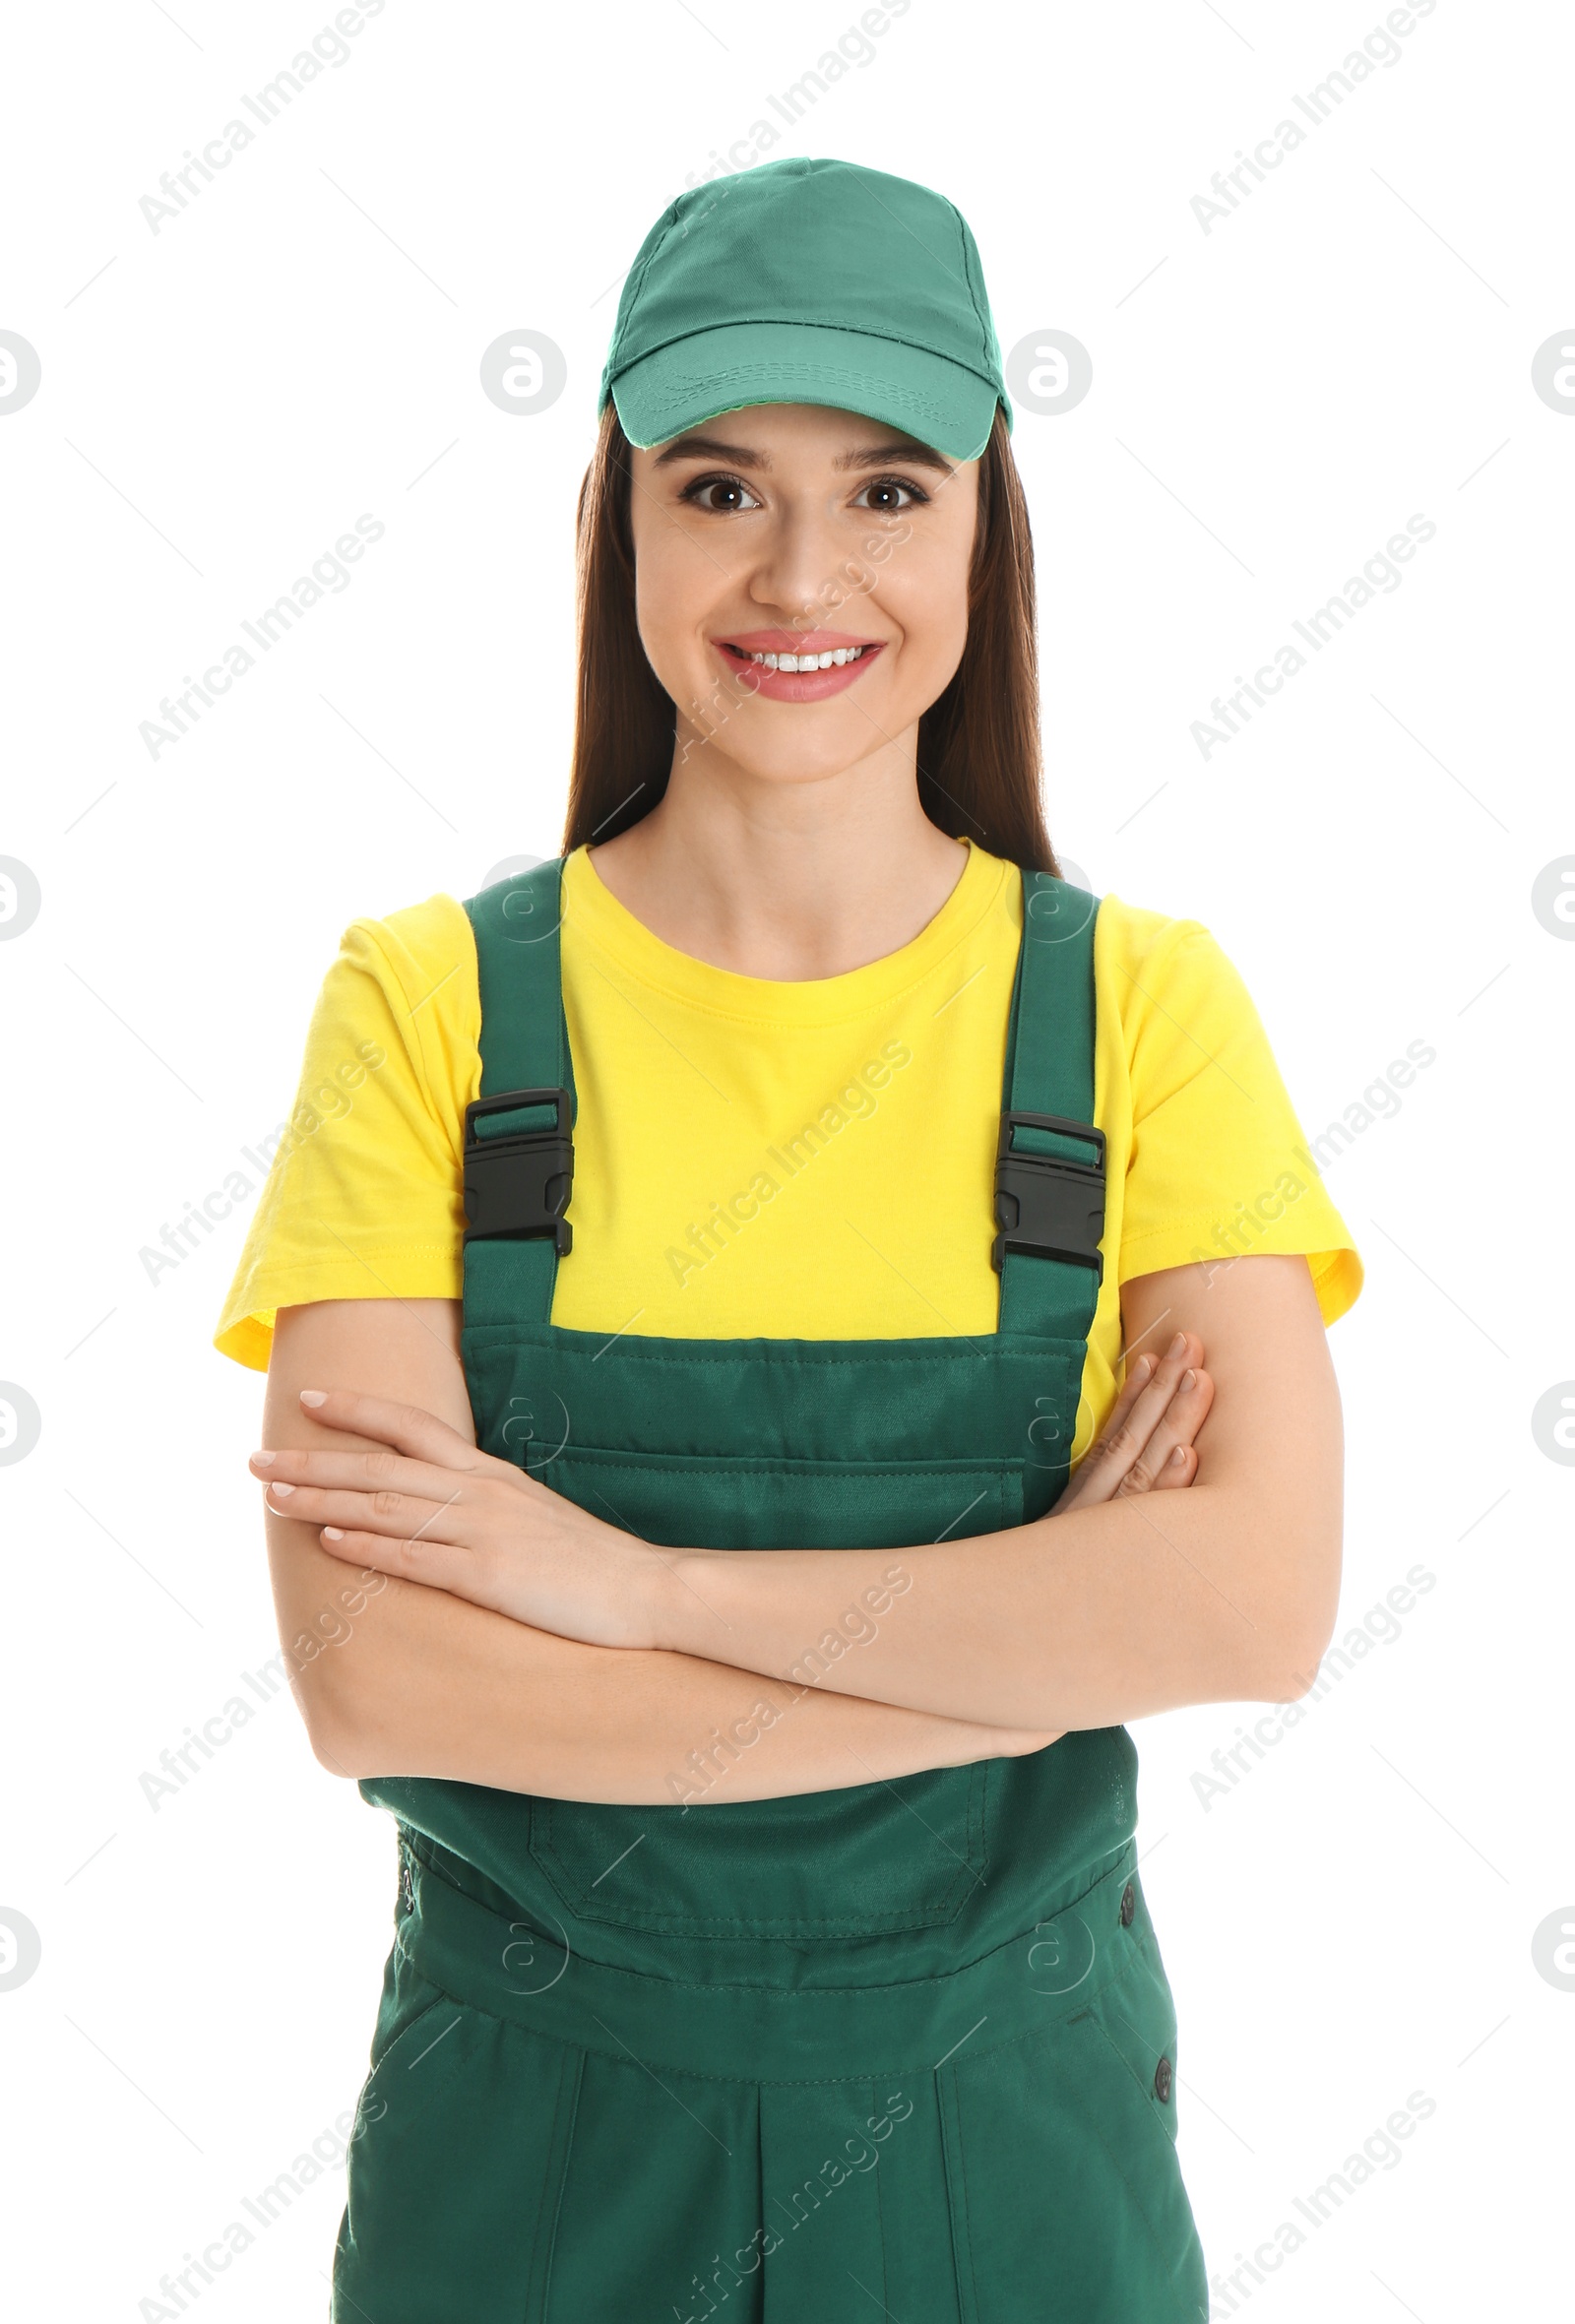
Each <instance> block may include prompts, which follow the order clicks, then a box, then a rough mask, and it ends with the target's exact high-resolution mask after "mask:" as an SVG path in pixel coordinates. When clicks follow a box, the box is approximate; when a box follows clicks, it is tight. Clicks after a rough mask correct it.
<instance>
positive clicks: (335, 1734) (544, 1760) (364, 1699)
mask: <svg viewBox="0 0 1575 2324" xmlns="http://www.w3.org/2000/svg"><path fill="white" fill-rule="evenodd" d="M269 1527H270V1533H271V1535H273V1534H274V1532H275V1529H276V1528H277V1529H279V1531H280V1532H281V1533H284V1531H285V1530H286V1529H285V1526H284V1520H281V1519H278V1518H270V1520H269ZM287 1531H288V1533H289V1534H291V1535H294V1536H296V1537H301V1536H304V1535H305V1534H306V1529H305V1528H303V1527H297V1526H290V1527H288V1528H287ZM275 1559H276V1588H278V1587H279V1583H280V1579H281V1576H280V1566H281V1563H282V1561H284V1560H286V1559H287V1562H288V1568H289V1571H288V1574H287V1576H286V1577H285V1578H284V1589H283V1591H282V1592H281V1611H282V1616H284V1609H285V1607H286V1606H287V1607H288V1608H289V1612H288V1615H287V1616H285V1617H284V1619H283V1620H282V1631H281V1635H282V1639H283V1642H284V1646H285V1648H286V1653H287V1659H288V1660H289V1662H290V1664H291V1667H292V1669H293V1670H294V1672H295V1673H296V1679H297V1685H296V1691H297V1695H298V1697H299V1699H300V1701H301V1707H302V1710H303V1712H304V1714H305V1716H306V1720H307V1725H308V1727H309V1729H310V1732H311V1736H312V1742H313V1747H314V1749H315V1751H316V1753H317V1756H318V1758H319V1759H320V1760H321V1762H322V1763H323V1765H324V1766H326V1767H329V1768H332V1769H334V1770H335V1771H336V1772H338V1773H340V1774H341V1775H344V1776H348V1777H362V1776H380V1775H381V1776H391V1775H404V1776H435V1777H448V1778H451V1779H454V1780H456V1781H459V1782H463V1783H472V1784H484V1785H488V1786H490V1787H492V1788H493V1789H496V1790H509V1791H528V1792H535V1793H537V1794H539V1795H541V1796H544V1797H547V1798H554V1799H584V1800H599V1801H604V1802H608V1803H622V1804H630V1805H652V1806H655V1805H673V1804H685V1803H698V1802H699V1801H700V1800H702V1799H703V1800H704V1801H705V1802H706V1803H707V1804H708V1805H709V1804H715V1803H716V1802H719V1801H724V1800H745V1799H774V1798H781V1797H784V1796H786V1795H788V1794H789V1793H794V1792H807V1791H829V1790H842V1789H844V1788H846V1787H848V1786H850V1785H854V1784H864V1783H873V1782H876V1781H879V1780H890V1779H891V1778H893V1777H895V1776H901V1775H911V1774H914V1773H915V1772H917V1771H918V1770H920V1769H923V1768H930V1767H949V1766H955V1765H958V1764H960V1763H963V1762H965V1761H969V1760H976V1759H982V1758H988V1757H995V1756H1003V1755H1008V1754H1013V1753H1015V1752H1018V1751H1021V1750H1026V1749H1029V1748H1037V1747H1039V1746H1040V1745H1042V1744H1044V1743H1047V1742H1050V1741H1052V1740H1053V1739H1054V1738H1053V1736H1052V1735H1051V1734H1049V1733H1044V1732H1040V1731H1035V1732H1032V1733H1027V1732H1009V1731H1003V1730H1002V1729H1001V1728H1000V1727H989V1726H974V1725H972V1724H968V1723H964V1722H959V1721H956V1720H953V1719H949V1718H946V1717H942V1716H937V1715H935V1714H932V1713H926V1712H922V1711H914V1710H911V1709H906V1708H894V1707H892V1706H890V1705H888V1704H885V1703H876V1702H868V1701H864V1700H861V1699H859V1698H857V1697H854V1696H851V1695H847V1694H837V1695H832V1694H822V1693H819V1692H816V1691H806V1690H805V1689H804V1688H802V1687H801V1686H799V1685H796V1684H793V1683H791V1682H788V1683H784V1682H781V1681H777V1680H772V1679H769V1678H763V1677H761V1676H759V1675H756V1674H754V1673H751V1672H748V1671H743V1670H739V1669H736V1668H733V1667H730V1666H728V1665H727V1664H723V1663H719V1662H713V1661H709V1660H706V1659H703V1658H700V1657H696V1656H691V1655H687V1654H674V1653H662V1652H657V1651H649V1652H648V1651H644V1650H636V1649H627V1648H609V1647H597V1646H583V1645H580V1644H578V1643H576V1642H575V1641H572V1640H569V1639H564V1638H557V1637H553V1636H551V1635H550V1634H548V1633H547V1632H545V1631H540V1630H536V1629H533V1628H530V1627H529V1626H527V1625H526V1624H524V1623H521V1622H515V1621H511V1620H509V1619H508V1618H507V1616H505V1615H502V1614H496V1613H493V1612H491V1611H489V1610H488V1609H487V1608H485V1607H481V1606H475V1605H470V1604H467V1603H466V1602H464V1601H462V1600H460V1599H457V1598H452V1597H450V1596H449V1595H448V1594H447V1593H446V1592H444V1591H439V1590H428V1589H424V1588H422V1587H421V1586H420V1585H419V1584H415V1583H410V1582H403V1581H399V1580H397V1579H389V1578H387V1577H385V1576H383V1575H381V1574H372V1575H369V1576H367V1577H364V1578H363V1577H361V1576H358V1575H353V1574H350V1573H347V1569H346V1567H345V1566H344V1565H342V1564H340V1563H339V1562H338V1561H337V1560H335V1559H333V1558H331V1557H329V1556H327V1555H326V1553H325V1552H323V1551H322V1550H321V1549H319V1548H317V1547H316V1545H315V1543H313V1542H311V1541H310V1540H309V1539H298V1538H297V1539H294V1540H291V1541H288V1542H279V1543H277V1545H276V1547H275Z"/></svg>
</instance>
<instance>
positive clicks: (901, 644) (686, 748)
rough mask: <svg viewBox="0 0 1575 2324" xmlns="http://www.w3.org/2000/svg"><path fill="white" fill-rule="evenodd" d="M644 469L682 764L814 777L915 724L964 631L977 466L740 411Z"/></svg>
mask: <svg viewBox="0 0 1575 2324" xmlns="http://www.w3.org/2000/svg"><path fill="white" fill-rule="evenodd" d="M632 457H633V477H634V488H633V492H632V495H631V502H630V514H631V522H632V525H633V532H634V547H635V597H636V609H637V615H638V620H639V626H640V636H641V640H642V642H643V644H644V646H645V650H646V653H647V655H648V656H649V658H650V660H651V665H652V667H653V669H654V670H655V671H656V673H657V676H658V678H659V679H660V680H661V682H662V686H663V687H664V688H665V690H666V692H667V693H668V694H669V695H670V696H671V697H672V700H673V702H674V704H675V705H676V708H677V712H678V720H677V745H678V758H679V761H680V763H682V762H683V761H684V760H686V759H688V758H689V757H690V756H691V755H692V754H693V753H694V752H696V751H700V750H704V751H705V752H706V753H707V754H708V756H709V757H710V758H711V759H712V761H713V762H714V761H715V759H716V756H717V754H718V753H719V752H720V753H721V754H722V755H723V756H724V757H725V758H727V759H729V760H731V761H732V762H734V764H736V765H737V766H739V767H741V768H743V769H744V770H745V771H746V772H747V773H749V774H751V775H753V776H756V777H758V778H760V779H762V780H765V781H778V782H793V781H812V780H814V779H816V778H817V777H825V776H829V775H835V774H840V773H841V772H843V770H844V769H846V768H849V767H851V766H853V765H855V764H856V763H857V762H858V761H860V760H862V759H866V758H868V757H869V756H870V754H871V752H872V751H876V750H879V749H880V748H882V747H883V746H885V745H887V744H891V743H895V742H897V741H899V740H900V738H902V737H903V736H904V735H905V734H906V733H907V732H908V730H909V729H910V728H911V727H913V726H914V725H915V724H916V722H917V720H918V718H919V716H920V714H921V713H922V712H924V711H926V710H927V709H928V708H929V706H930V704H931V703H932V702H934V701H935V699H936V698H937V696H938V695H939V694H941V693H942V692H943V691H944V689H945V687H946V685H947V683H948V681H949V680H950V679H951V677H952V675H953V673H954V672H955V670H956V668H957V665H958V662H959V661H960V660H961V659H962V654H963V645H964V641H965V639H966V638H967V635H968V573H969V563H970V559H971V557H972V553H973V547H974V531H975V522H976V514H977V493H978V476H977V471H978V463H977V461H974V460H968V461H952V460H947V459H945V458H943V456H942V455H941V454H940V453H938V452H934V451H931V450H930V449H929V448H928V447H927V446H925V445H923V444H920V443H919V442H917V441H916V439H915V438H914V437H913V436H907V435H904V434H903V432H902V430H901V429H899V428H893V427H888V426H886V425H885V424H884V423H883V422H882V421H880V420H874V419H863V418H860V417H859V415H858V414H857V413H856V412H852V411H837V410H832V409H829V408H825V407H824V406H821V405H816V404H757V405H751V406H749V407H748V408H745V409H743V410H741V411H726V412H724V413H723V414H722V415H721V417H720V418H717V419H708V420H706V421H704V422H703V423H702V425H701V426H700V427H698V428H694V429H691V430H689V431H687V432H686V433H685V434H683V435H681V436H675V437H673V439H672V440H671V442H670V443H666V444H659V445H657V446H656V447H655V448H654V449H653V450H651V451H649V452H642V451H638V450H636V451H635V452H634V453H633V456H632ZM834 654H840V655H842V656H843V660H841V661H837V660H832V661H831V662H830V663H829V664H828V665H827V666H826V667H824V668H822V667H820V666H819V664H820V663H821V662H822V661H824V660H825V659H826V657H827V656H828V655H834ZM782 656H788V657H790V658H796V659H797V660H798V661H799V663H800V666H799V667H798V668H797V669H796V670H793V669H792V668H791V667H789V668H788V669H784V668H783V667H781V665H780V661H779V662H778V666H776V667H773V666H772V661H773V660H776V659H777V658H779V657H782ZM811 656H813V657H814V660H815V666H814V667H813V668H812V669H810V670H808V671H807V672H806V670H805V669H804V668H803V667H802V666H801V665H802V663H803V661H804V660H807V659H808V658H809V657H811ZM768 658H770V659H768ZM702 763H704V762H702Z"/></svg>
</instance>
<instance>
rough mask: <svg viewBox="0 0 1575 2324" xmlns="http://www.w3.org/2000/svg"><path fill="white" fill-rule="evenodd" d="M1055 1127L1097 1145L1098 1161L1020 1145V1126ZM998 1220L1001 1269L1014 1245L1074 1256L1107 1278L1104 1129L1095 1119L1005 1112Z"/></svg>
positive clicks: (996, 1260) (994, 1261) (1044, 1254)
mask: <svg viewBox="0 0 1575 2324" xmlns="http://www.w3.org/2000/svg"><path fill="white" fill-rule="evenodd" d="M1019 1127H1021V1128H1024V1129H1030V1130H1054V1131H1055V1132H1056V1134H1057V1135H1058V1136H1059V1137H1062V1138H1076V1139H1079V1140H1081V1141H1082V1143H1083V1144H1084V1145H1086V1146H1091V1147H1093V1148H1094V1150H1095V1152H1096V1155H1097V1157H1098V1159H1097V1161H1095V1162H1092V1163H1085V1162H1063V1161H1062V1160H1061V1157H1060V1156H1059V1155H1056V1154H1021V1153H1017V1152H1015V1151H1014V1149H1013V1146H1012V1132H1013V1130H1014V1129H1017V1128H1019ZM995 1224H996V1225H997V1226H998V1227H999V1228H1000V1232H999V1233H998V1234H997V1235H996V1237H995V1240H994V1241H993V1243H991V1245H990V1265H991V1266H992V1267H993V1268H994V1269H995V1271H996V1273H997V1275H998V1274H999V1273H1000V1269H1001V1261H1002V1259H1003V1258H1004V1257H1005V1255H1006V1253H1007V1252H1008V1251H1035V1252H1037V1253H1038V1254H1039V1255H1040V1257H1041V1258H1045V1259H1071V1260H1074V1261H1075V1262H1076V1263H1077V1265H1079V1266H1080V1267H1092V1268H1093V1269H1094V1271H1095V1280H1096V1282H1099V1283H1103V1281H1104V1259H1103V1254H1102V1253H1101V1250H1100V1237H1101V1235H1102V1234H1103V1232H1104V1132H1103V1130H1097V1129H1095V1128H1094V1126H1093V1124H1092V1123H1090V1122H1069V1121H1062V1119H1061V1118H1060V1116H1059V1115H1058V1114H1054V1113H1012V1112H1005V1113H1003V1114H1002V1115H1001V1135H1000V1142H999V1144H998V1145H997V1147H996V1150H995Z"/></svg>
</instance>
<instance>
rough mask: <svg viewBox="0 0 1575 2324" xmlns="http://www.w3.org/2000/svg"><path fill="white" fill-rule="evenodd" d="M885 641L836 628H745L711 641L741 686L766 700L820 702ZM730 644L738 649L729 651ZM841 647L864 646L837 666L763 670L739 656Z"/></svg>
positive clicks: (857, 672)
mask: <svg viewBox="0 0 1575 2324" xmlns="http://www.w3.org/2000/svg"><path fill="white" fill-rule="evenodd" d="M885 642H886V641H885V640H884V639H883V638H858V637H852V636H851V635H850V634H849V632H848V631H846V630H840V629H798V630H794V629H750V630H739V631H737V632H736V633H735V634H734V635H732V636H731V637H726V638H714V639H713V640H712V644H713V645H714V646H715V647H716V649H717V651H718V653H719V654H721V656H722V659H723V660H724V661H725V663H726V665H727V667H728V669H729V670H730V671H731V672H732V674H733V675H734V677H735V678H736V679H737V680H738V682H739V685H740V686H741V688H742V689H743V691H744V692H745V693H747V694H763V695H764V696H765V697H766V699H767V701H768V702H823V701H824V700H825V698H826V697H827V695H828V694H841V693H842V692H843V690H844V688H845V687H848V686H851V684H852V683H853V681H854V679H855V678H858V677H861V676H862V675H863V673H864V671H865V670H866V669H868V668H869V667H870V665H871V664H872V663H873V662H875V661H878V660H879V659H880V655H881V650H882V648H883V646H884V645H885ZM729 646H736V647H738V648H739V649H740V653H738V654H729V653H728V652H727V648H728V647H729ZM843 646H862V647H864V648H865V649H866V651H865V652H864V653H862V654H861V655H860V656H859V658H858V660H856V661H845V662H844V663H843V664H842V665H841V667H840V668H839V666H838V665H837V663H836V662H833V663H832V665H831V667H830V668H829V669H808V670H788V669H766V668H763V667H762V665H761V664H760V663H759V662H758V661H748V660H743V659H741V656H742V655H748V654H833V653H835V652H836V651H837V650H838V649H839V648H840V647H843Z"/></svg>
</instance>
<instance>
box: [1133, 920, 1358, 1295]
mask: <svg viewBox="0 0 1575 2324" xmlns="http://www.w3.org/2000/svg"><path fill="white" fill-rule="evenodd" d="M1101 917H1102V921H1103V917H1104V915H1103V913H1102V915H1101ZM1102 933H1103V930H1102ZM1111 936H1112V938H1113V939H1114V941H1113V942H1112V943H1110V944H1107V945H1106V946H1105V947H1104V952H1105V960H1104V964H1103V965H1104V969H1105V980H1106V982H1107V983H1108V985H1109V987H1110V990H1109V994H1108V998H1109V999H1110V1000H1112V1001H1113V1002H1114V1004H1115V1006H1117V1007H1118V1009H1119V1011H1120V1014H1121V1019H1122V1028H1123V1033H1124V1036H1125V1038H1124V1047H1125V1052H1126V1060H1127V1077H1128V1093H1129V1098H1130V1106H1131V1144H1130V1150H1129V1161H1128V1169H1127V1177H1126V1183H1125V1188H1124V1198H1123V1209H1122V1225H1121V1252H1120V1278H1121V1281H1122V1282H1127V1281H1129V1280H1130V1279H1131V1278H1132V1277H1133V1276H1138V1275H1149V1274H1152V1273H1154V1272H1155V1271H1156V1270H1157V1269H1159V1268H1162V1267H1180V1266H1184V1265H1186V1264H1187V1263H1188V1262H1193V1263H1201V1264H1204V1265H1211V1266H1213V1265H1220V1264H1224V1263H1229V1261H1230V1260H1231V1259H1234V1258H1241V1257H1245V1256H1247V1255H1248V1254H1249V1253H1252V1252H1258V1251H1265V1252H1282V1253H1289V1252H1300V1253H1302V1254H1303V1255H1304V1256H1305V1257H1306V1259H1307V1262H1308V1265H1309V1267H1310V1268H1311V1271H1312V1279H1313V1283H1314V1286H1315V1287H1316V1289H1317V1293H1318V1304H1319V1307H1320V1309H1321V1310H1322V1313H1323V1318H1324V1321H1325V1323H1333V1322H1334V1321H1335V1320H1336V1319H1337V1318H1338V1317H1339V1316H1342V1315H1344V1314H1345V1312H1346V1310H1347V1309H1348V1308H1349V1307H1350V1306H1351V1304H1352V1302H1353V1301H1354V1300H1355V1297H1356V1294H1357V1292H1358V1291H1359V1290H1360V1288H1361V1282H1362V1268H1361V1261H1360V1259H1359V1257H1358V1256H1357V1253H1356V1247H1355V1243H1354V1241H1353V1240H1352V1237H1351V1234H1350V1231H1349V1229H1348V1228H1347V1226H1346V1224H1345V1221H1344V1220H1343V1219H1342V1218H1341V1216H1340V1214H1339V1212H1338V1211H1337V1210H1336V1209H1335V1206H1334V1204H1333V1203H1332V1202H1331V1201H1330V1199H1329V1196H1328V1193H1327V1191H1326V1190H1325V1187H1324V1184H1323V1181H1322V1179H1321V1178H1320V1176H1319V1174H1318V1170H1317V1166H1316V1164H1315V1162H1314V1161H1313V1158H1312V1156H1311V1154H1310V1153H1309V1151H1308V1149H1307V1142H1306V1139H1305V1138H1304V1136H1303V1135H1302V1130H1301V1125H1300V1123H1299V1121H1298V1120H1297V1118H1296V1114H1295V1111H1294V1108H1293V1107H1292V1102H1291V1099H1290V1097H1289V1095H1288V1094H1287V1091H1286V1086H1285V1083H1284V1082H1283V1080H1282V1079H1281V1076H1280V1069H1279V1067H1278V1066H1277V1064H1276V1063H1275V1059H1274V1053H1273V1051H1272V1050H1271V1048H1270V1046H1269V1041H1268V1036H1266V1034H1265V1033H1264V1030H1263V1026H1262V1024H1261V1023H1260V1021H1259V1018H1258V1012H1257V1010H1256V1009H1255V1008H1254V1006H1253V1004H1252V1000H1251V997H1250V995H1249V994H1248V992H1247V989H1246V986H1245V985H1244V984H1243V983H1242V981H1241V978H1240V976H1239V975H1238V974H1236V971H1235V969H1234V968H1233V967H1232V966H1231V964H1230V962H1229V960H1228V959H1227V958H1226V956H1225V954H1224V953H1223V952H1222V951H1221V949H1220V947H1219V945H1218V944H1217V943H1216V942H1215V940H1214V938H1213V936H1211V935H1210V933H1209V931H1208V930H1207V929H1206V928H1203V927H1200V926H1199V924H1198V923H1197V922H1196V921H1195V920H1166V919H1162V918H1160V917H1159V916H1158V915H1156V914H1154V913H1150V912H1137V911H1131V910H1130V908H1128V907H1124V906H1118V907H1117V911H1116V916H1115V920H1114V923H1113V925H1112V929H1111Z"/></svg>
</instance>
